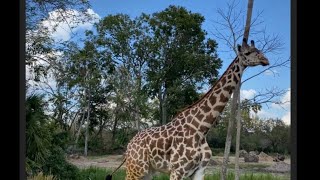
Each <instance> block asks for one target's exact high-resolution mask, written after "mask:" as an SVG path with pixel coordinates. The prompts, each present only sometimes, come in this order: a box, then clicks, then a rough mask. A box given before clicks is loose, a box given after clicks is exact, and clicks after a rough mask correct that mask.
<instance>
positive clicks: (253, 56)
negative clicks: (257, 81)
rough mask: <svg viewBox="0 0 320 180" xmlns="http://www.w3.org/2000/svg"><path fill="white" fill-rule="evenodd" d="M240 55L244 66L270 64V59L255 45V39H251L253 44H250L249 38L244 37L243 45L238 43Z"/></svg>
mask: <svg viewBox="0 0 320 180" xmlns="http://www.w3.org/2000/svg"><path fill="white" fill-rule="evenodd" d="M238 56H239V57H240V61H241V63H242V64H243V65H244V66H257V65H262V66H267V65H269V60H268V59H267V58H266V57H265V56H264V54H263V53H262V52H261V51H260V50H258V49H257V48H256V47H255V46H254V41H253V40H251V45H250V46H249V45H248V44H247V39H245V38H244V39H243V46H240V45H238Z"/></svg>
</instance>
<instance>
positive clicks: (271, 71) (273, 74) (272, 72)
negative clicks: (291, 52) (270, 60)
mask: <svg viewBox="0 0 320 180" xmlns="http://www.w3.org/2000/svg"><path fill="white" fill-rule="evenodd" d="M263 74H264V75H266V76H275V75H279V72H278V71H277V70H270V69H268V70H266V71H265V72H264V73H263Z"/></svg>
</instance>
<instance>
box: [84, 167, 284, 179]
mask: <svg viewBox="0 0 320 180" xmlns="http://www.w3.org/2000/svg"><path fill="white" fill-rule="evenodd" d="M109 173H111V170H105V169H102V168H96V167H90V168H88V169H83V170H81V171H80V176H79V180H104V179H105V177H106V175H107V174H109ZM125 175H126V173H125V171H124V170H123V169H120V170H118V171H117V172H116V173H115V174H114V175H113V178H112V179H113V180H124V179H125ZM233 179H234V173H233V172H230V173H229V174H228V177H227V180H233ZM287 179H290V178H289V177H287V176H276V175H273V174H270V173H246V174H242V175H241V176H240V180H287ZM153 180H169V176H168V175H166V174H160V175H157V176H154V177H153ZM205 180H220V173H213V174H208V175H206V176H205Z"/></svg>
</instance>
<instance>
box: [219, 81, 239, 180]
mask: <svg viewBox="0 0 320 180" xmlns="http://www.w3.org/2000/svg"><path fill="white" fill-rule="evenodd" d="M238 96H239V84H238V85H237V86H236V88H235V91H234V93H233V97H232V101H231V112H230V119H229V122H228V131H227V137H226V144H225V148H224V155H223V162H222V166H221V176H220V179H221V180H226V179H227V168H228V161H229V154H230V148H231V140H232V133H233V129H234V122H235V117H236V110H237V107H236V106H237V99H238Z"/></svg>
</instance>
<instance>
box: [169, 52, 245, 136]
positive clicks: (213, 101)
mask: <svg viewBox="0 0 320 180" xmlns="http://www.w3.org/2000/svg"><path fill="white" fill-rule="evenodd" d="M244 69H245V67H244V66H243V65H241V64H240V61H239V58H238V57H236V58H235V60H234V61H233V62H232V63H231V64H230V66H229V67H228V69H227V70H226V71H225V72H224V74H223V75H222V76H221V78H220V79H219V80H218V81H217V82H216V83H215V85H214V86H213V87H212V88H211V89H210V90H209V91H208V92H207V93H206V94H205V95H204V96H203V97H202V98H201V99H200V100H199V101H197V102H196V103H194V104H193V105H192V106H191V107H189V108H187V109H185V110H184V111H182V112H181V113H180V114H178V116H177V117H176V120H175V121H178V122H179V123H180V124H183V125H186V126H188V128H191V129H193V130H191V131H190V133H195V132H198V133H201V134H204V135H205V134H206V133H207V132H208V131H209V129H210V128H211V127H212V126H213V125H214V124H215V121H216V119H217V117H218V116H219V115H220V113H221V112H222V111H223V109H224V107H225V106H226V104H227V102H228V100H229V98H230V96H231V94H232V92H233V90H234V89H235V87H236V85H237V84H238V83H239V82H240V80H241V76H242V73H243V70H244ZM178 122H177V123H178Z"/></svg>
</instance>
